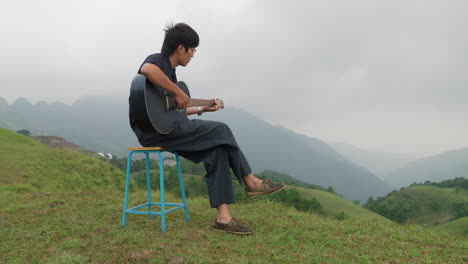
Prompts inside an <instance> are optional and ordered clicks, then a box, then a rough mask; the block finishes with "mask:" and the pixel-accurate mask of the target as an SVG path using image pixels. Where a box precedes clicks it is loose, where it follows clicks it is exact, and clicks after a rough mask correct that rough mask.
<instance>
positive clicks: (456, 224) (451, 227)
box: [434, 216, 468, 238]
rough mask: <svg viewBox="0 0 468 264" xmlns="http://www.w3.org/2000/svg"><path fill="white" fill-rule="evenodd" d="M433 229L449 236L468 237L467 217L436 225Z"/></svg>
mask: <svg viewBox="0 0 468 264" xmlns="http://www.w3.org/2000/svg"><path fill="white" fill-rule="evenodd" d="M434 229H436V230H440V231H444V232H447V233H450V234H454V235H457V234H462V235H463V236H465V238H466V237H468V216H465V217H462V218H459V219H457V220H454V221H450V222H448V223H444V224H441V225H438V226H437V227H435V228H434Z"/></svg>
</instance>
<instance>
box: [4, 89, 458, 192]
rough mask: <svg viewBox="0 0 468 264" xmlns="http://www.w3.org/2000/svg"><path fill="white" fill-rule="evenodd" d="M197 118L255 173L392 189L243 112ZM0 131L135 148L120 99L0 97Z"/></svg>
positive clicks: (320, 147)
mask: <svg viewBox="0 0 468 264" xmlns="http://www.w3.org/2000/svg"><path fill="white" fill-rule="evenodd" d="M196 118H199V117H196ZM201 118H204V119H211V120H217V121H222V122H225V123H227V124H229V126H230V127H231V129H232V130H233V132H234V134H235V135H236V139H237V141H238V143H239V145H240V146H241V148H242V149H243V151H244V154H245V155H246V157H247V159H248V160H249V162H250V163H251V166H252V169H253V170H254V172H260V171H262V170H267V169H269V170H276V171H279V172H283V173H288V174H290V175H291V176H293V177H295V178H297V179H299V180H302V181H305V182H308V183H312V184H317V185H321V186H324V187H328V186H332V187H333V188H334V189H335V190H336V192H338V193H340V194H342V195H344V196H345V197H346V198H347V199H350V200H354V199H358V200H365V199H367V198H368V197H369V196H382V195H385V194H386V193H387V192H389V191H391V190H392V189H393V188H394V187H393V186H391V185H389V184H387V183H386V182H385V181H383V180H382V179H380V178H378V177H376V176H375V174H374V173H373V172H376V170H375V167H372V166H369V169H367V168H366V165H365V164H371V163H372V160H371V161H369V160H367V162H368V163H365V162H360V161H359V160H357V159H353V158H350V157H349V155H348V156H347V155H343V154H340V153H339V152H341V153H343V151H342V149H341V151H336V150H335V149H334V148H337V149H338V147H337V145H336V144H334V148H332V147H330V146H329V145H328V144H327V143H325V142H323V141H321V140H320V139H317V138H312V137H308V136H304V135H301V134H298V133H296V132H294V131H292V130H289V129H287V128H285V127H281V126H274V125H271V124H269V123H267V122H265V121H263V120H261V119H259V118H257V117H255V116H253V115H251V114H250V113H248V112H247V111H244V110H242V109H238V108H229V107H227V108H226V109H224V110H222V111H219V112H217V113H206V114H204V115H203V116H202V117H201ZM0 126H1V127H5V128H9V129H11V130H20V129H28V130H30V131H31V132H32V134H33V135H40V134H41V135H55V136H61V137H64V138H65V139H67V140H69V141H71V142H73V143H75V144H78V145H80V146H82V147H85V148H87V149H90V150H93V151H96V152H109V153H113V154H116V155H118V156H120V157H122V156H125V155H126V150H127V148H128V147H129V146H138V145H139V144H138V142H137V140H136V138H135V136H134V135H133V132H132V131H131V129H130V127H129V124H128V103H127V100H126V99H124V98H111V97H84V98H81V99H80V100H78V101H77V102H75V103H74V104H72V105H66V104H63V103H59V102H56V103H51V104H48V103H46V102H39V103H36V104H31V103H30V102H29V101H28V100H27V99H25V98H20V99H17V100H16V101H14V103H12V104H10V105H9V104H8V103H7V102H6V101H5V100H3V99H2V98H0ZM354 156H355V157H356V155H354ZM378 156H379V155H374V158H375V161H378V163H380V164H381V165H382V164H385V162H386V161H388V159H386V158H385V157H384V158H382V159H380V160H379V159H378ZM387 157H388V156H387ZM406 158H407V157H406ZM363 160H366V159H365V158H363ZM369 162H370V163H369ZM399 162H400V163H399V164H402V162H406V160H405V158H403V159H401V160H400V161H399ZM397 163H398V162H397ZM391 166H394V165H392V164H387V170H390V167H391ZM395 166H396V165H395ZM381 167H382V166H381ZM383 167H385V166H383ZM383 167H382V168H383ZM382 168H381V169H382ZM371 171H373V172H371ZM381 171H382V170H381ZM395 177H397V176H395ZM422 177H423V176H422ZM447 177H448V178H452V177H450V176H449V175H447Z"/></svg>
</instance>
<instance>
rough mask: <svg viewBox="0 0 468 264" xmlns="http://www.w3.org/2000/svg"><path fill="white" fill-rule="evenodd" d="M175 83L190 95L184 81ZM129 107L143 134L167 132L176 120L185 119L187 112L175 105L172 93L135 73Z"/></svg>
mask: <svg viewBox="0 0 468 264" xmlns="http://www.w3.org/2000/svg"><path fill="white" fill-rule="evenodd" d="M176 85H177V86H179V88H180V89H182V91H184V92H185V93H186V94H187V95H188V96H189V97H190V91H189V89H188V87H187V85H186V84H185V83H184V82H178V83H176ZM130 107H131V109H132V112H133V116H134V118H135V122H136V125H137V126H138V127H139V128H140V129H141V130H142V131H143V133H144V134H145V135H157V134H158V133H159V134H169V133H170V132H172V131H173V130H174V128H175V126H176V124H177V122H179V121H182V120H187V112H186V111H185V109H178V108H177V107H176V106H175V101H174V98H173V96H172V94H171V93H169V92H167V91H166V90H164V89H162V88H160V87H158V86H156V85H154V84H152V83H151V82H150V81H148V80H147V79H146V78H145V76H143V75H142V74H138V75H136V76H135V77H134V78H133V80H132V85H131V88H130ZM155 131H157V132H158V133H155Z"/></svg>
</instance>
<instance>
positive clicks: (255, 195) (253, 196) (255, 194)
mask: <svg viewBox="0 0 468 264" xmlns="http://www.w3.org/2000/svg"><path fill="white" fill-rule="evenodd" d="M284 187H286V186H285V185H283V186H281V188H279V189H278V190H274V191H272V192H269V193H251V194H247V197H249V198H255V197H258V196H264V195H270V194H275V193H277V192H279V191H281V190H283V189H284Z"/></svg>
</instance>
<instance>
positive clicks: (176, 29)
mask: <svg viewBox="0 0 468 264" xmlns="http://www.w3.org/2000/svg"><path fill="white" fill-rule="evenodd" d="M164 32H166V35H165V37H164V42H163V46H162V48H161V53H163V54H164V55H166V56H168V57H169V56H170V55H172V53H174V51H175V50H176V49H177V47H179V45H180V44H182V45H183V46H184V47H185V51H187V50H188V49H189V48H196V47H198V43H199V42H200V39H199V38H198V34H197V32H195V30H193V28H191V27H190V26H189V25H187V24H185V23H177V24H175V25H173V24H169V25H167V26H166V29H164Z"/></svg>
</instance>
